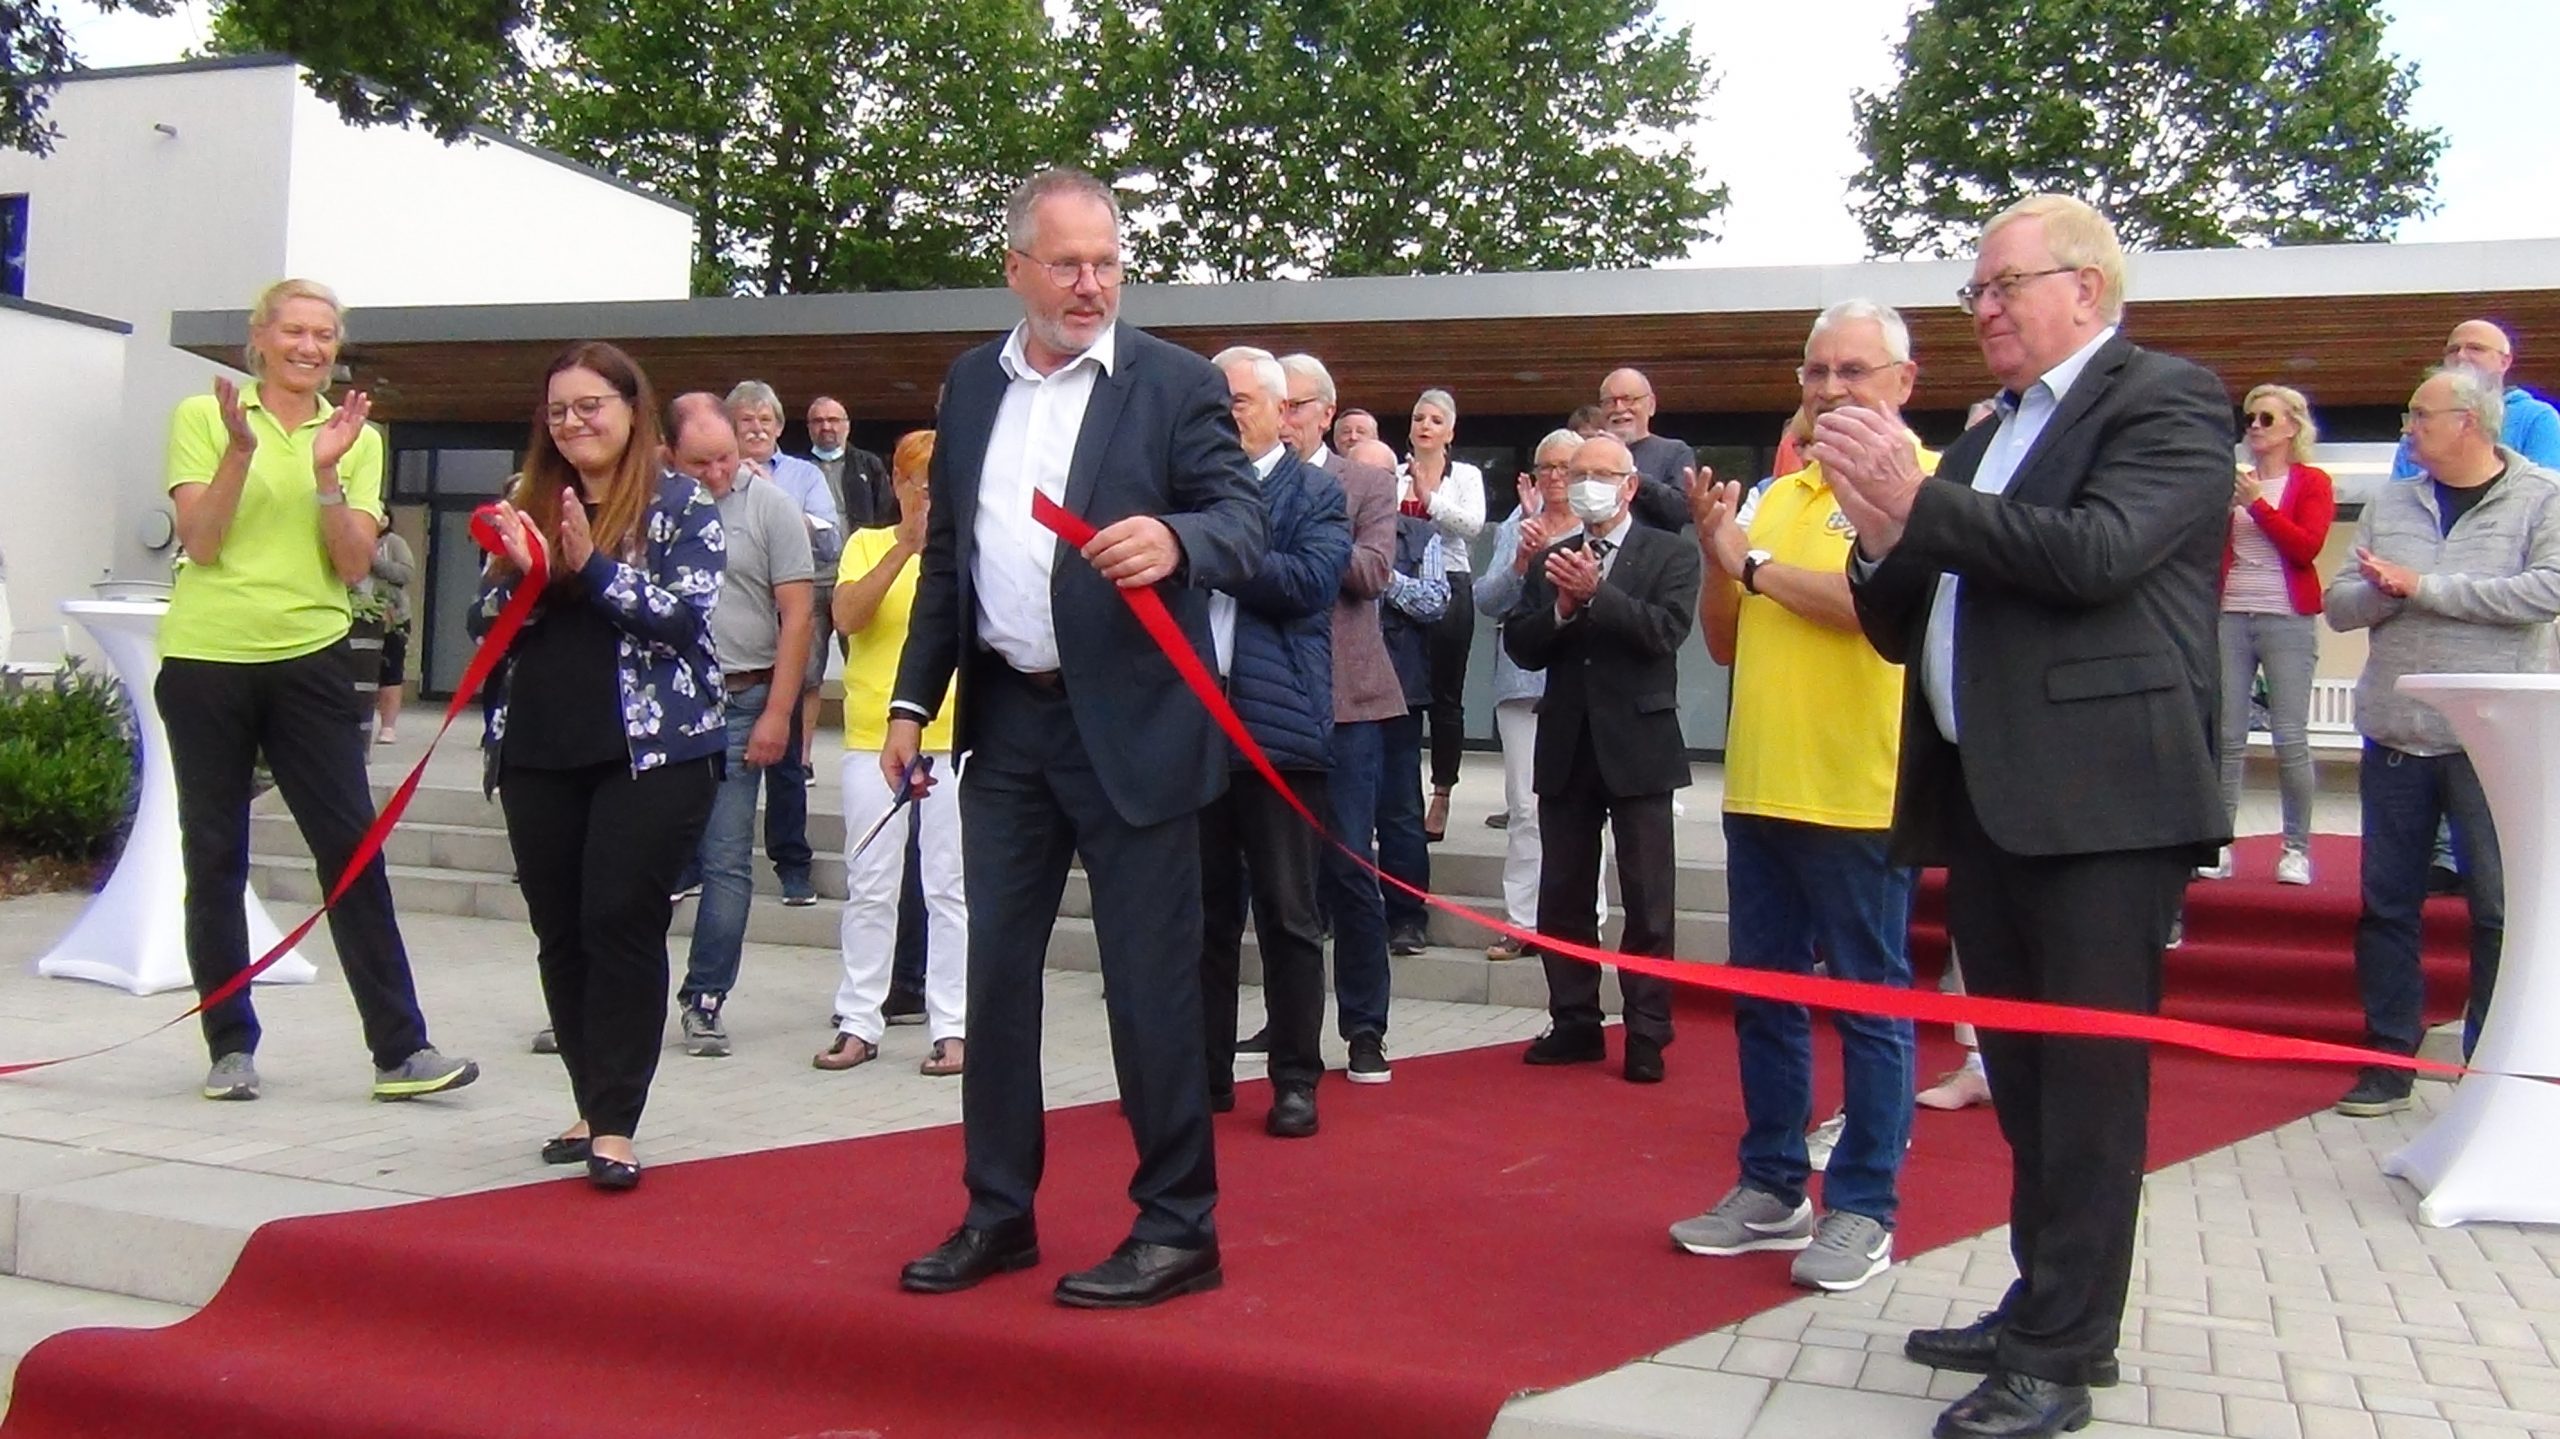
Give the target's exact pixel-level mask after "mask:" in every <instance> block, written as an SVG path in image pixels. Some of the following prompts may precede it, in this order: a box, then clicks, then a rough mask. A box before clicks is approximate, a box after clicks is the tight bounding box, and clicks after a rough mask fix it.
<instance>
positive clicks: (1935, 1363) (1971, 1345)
mask: <svg viewBox="0 0 2560 1439" xmlns="http://www.w3.org/2000/svg"><path fill="white" fill-rule="evenodd" d="M1902 1353H1903V1357H1905V1358H1907V1359H1909V1360H1910V1361H1911V1362H1912V1363H1914V1364H1926V1365H1928V1366H1929V1367H1930V1368H1932V1369H1952V1370H1954V1371H1956V1372H1957V1373H1959V1374H1988V1373H1990V1372H1991V1371H1992V1370H1993V1369H1994V1368H1995V1367H1997V1361H1998V1359H1999V1356H2000V1316H1999V1315H1997V1314H1985V1315H1983V1316H1982V1317H1981V1318H1979V1319H1976V1320H1975V1321H1973V1322H1972V1323H1971V1324H1966V1325H1961V1326H1959V1327H1957V1328H1953V1329H1914V1330H1912V1331H1911V1334H1910V1336H1909V1337H1908V1338H1906V1339H1904V1340H1903V1341H1902ZM2118 1377H2119V1371H2118V1369H2117V1368H2116V1357H2115V1356H2114V1355H2112V1354H2110V1355H2108V1356H2106V1357H2105V1358H2103V1359H2094V1360H2091V1361H2090V1363H2089V1387H2090V1388H2092V1389H2113V1388H2114V1387H2116V1380H2117V1378H2118Z"/></svg>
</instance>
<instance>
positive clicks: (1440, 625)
mask: <svg viewBox="0 0 2560 1439" xmlns="http://www.w3.org/2000/svg"><path fill="white" fill-rule="evenodd" d="M1442 543H1444V544H1445V543H1453V542H1452V541H1449V540H1447V539H1445V538H1444V539H1443V541H1442ZM1454 543H1459V544H1463V543H1465V542H1464V541H1463V540H1461V541H1455V542H1454ZM1448 580H1449V611H1448V613H1446V614H1444V615H1442V616H1441V617H1440V618H1439V619H1437V620H1434V621H1433V622H1432V624H1431V632H1430V639H1431V710H1430V714H1431V787H1432V788H1433V789H1448V788H1450V787H1452V786H1454V785H1455V784H1457V782H1458V757H1459V756H1460V755H1462V754H1465V753H1466V749H1467V703H1466V701H1467V655H1468V654H1469V652H1471V651H1472V650H1473V649H1474V648H1475V643H1476V602H1475V577H1474V576H1472V575H1469V574H1467V573H1465V572H1464V571H1460V570H1451V571H1449V572H1448Z"/></svg>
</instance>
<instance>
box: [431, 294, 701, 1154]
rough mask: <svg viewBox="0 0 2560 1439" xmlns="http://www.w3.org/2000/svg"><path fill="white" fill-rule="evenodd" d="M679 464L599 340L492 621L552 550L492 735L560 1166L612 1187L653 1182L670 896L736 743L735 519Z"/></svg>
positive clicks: (651, 407) (523, 493) (530, 487)
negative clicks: (558, 1106) (717, 621)
mask: <svg viewBox="0 0 2560 1439" xmlns="http://www.w3.org/2000/svg"><path fill="white" fill-rule="evenodd" d="M663 455H664V449H663V447H662V445H661V443H660V430H659V424H658V413H657V401H656V398H655V397H654V396H653V395H652V394H651V393H650V390H649V381H648V378H647V377H646V376H644V375H642V374H641V373H640V368H639V366H637V365H635V364H633V363H632V361H631V357H630V356H628V355H625V354H624V353H623V352H622V351H620V350H618V349H616V348H614V347H613V346H611V345H605V344H596V343H592V342H590V343H585V344H578V345H572V346H570V347H569V348H568V349H567V350H565V351H563V352H562V353H561V355H560V357H559V358H558V359H556V360H553V361H552V362H551V368H550V371H549V372H548V374H547V375H546V376H545V378H544V393H543V402H542V404H541V406H540V407H539V408H538V409H537V410H536V412H535V415H534V420H533V437H532V440H531V441H530V443H528V444H527V446H526V448H525V464H524V471H523V473H522V474H520V475H518V476H517V477H516V482H515V484H514V486H513V488H512V489H511V490H510V491H509V493H508V497H507V499H506V500H505V501H502V502H501V503H500V504H499V505H498V507H497V519H496V523H497V529H498V533H499V537H500V539H501V540H502V542H503V546H504V553H503V554H501V555H494V556H492V557H491V558H490V560H489V564H488V567H487V569H486V570H485V571H484V572H483V575H482V578H481V595H480V604H479V608H478V610H477V611H476V612H475V615H474V628H475V629H485V628H486V626H487V625H488V624H489V622H490V621H492V620H494V619H495V618H496V617H497V615H498V612H499V611H500V610H501V609H503V608H504V607H505V605H506V603H507V600H508V599H509V598H510V597H511V595H512V594H513V592H514V590H515V588H516V586H517V585H518V584H519V583H521V582H522V580H523V577H524V576H525V575H526V574H527V573H528V572H529V571H530V570H531V568H532V562H533V558H534V556H535V555H536V554H543V555H545V556H547V557H548V561H549V568H550V574H551V578H550V583H549V584H548V586H546V587H545V589H544V590H543V593H542V598H541V600H540V602H539V603H538V604H537V605H536V607H535V609H534V611H533V614H532V617H531V618H530V619H529V620H528V621H527V622H526V624H525V627H524V630H523V632H522V633H521V634H520V635H519V636H518V637H517V638H516V641H515V644H514V647H513V648H512V649H511V650H510V651H509V653H508V656H507V668H506V671H505V674H504V681H505V688H504V691H503V694H502V696H501V697H500V698H499V699H497V700H495V701H493V702H492V703H491V704H490V706H489V727H488V737H487V740H486V744H487V748H488V754H489V772H490V777H491V779H492V780H493V781H495V783H496V784H497V786H498V791H499V798H500V802H501V804H502V806H503V808H504V809H505V811H506V817H507V841H508V843H509V845H510V846H511V847H512V848H513V849H514V851H515V858H516V875H517V882H518V884H519V886H520V887H521V888H522V889H523V891H524V901H525V914H526V918H527V919H528V920H529V921H531V923H532V925H533V933H534V938H535V940H536V941H537V943H538V946H539V949H538V955H537V960H536V962H537V963H538V965H539V966H540V968H541V971H542V997H543V1001H544V1003H545V1004H546V1005H548V1006H549V1009H550V1012H551V1027H552V1030H553V1032H554V1034H555V1035H556V1036H557V1038H558V1041H559V1047H560V1062H561V1063H562V1065H564V1066H565V1067H566V1068H567V1069H568V1071H569V1088H570V1092H571V1094H572V1096H573V1097H574V1098H575V1100H576V1101H577V1106H578V1122H577V1123H575V1124H573V1125H571V1126H570V1127H569V1128H568V1130H567V1131H566V1132H564V1133H562V1134H561V1135H560V1136H559V1137H557V1138H555V1139H553V1140H551V1141H550V1142H548V1143H546V1144H544V1145H543V1146H542V1158H543V1159H544V1161H545V1162H547V1163H552V1164H575V1163H579V1162H581V1161H584V1162H585V1164H586V1166H587V1178H588V1180H589V1182H591V1183H593V1184H594V1185H595V1186H596V1187H597V1188H599V1189H629V1188H631V1187H632V1186H634V1185H636V1184H638V1183H639V1182H640V1166H639V1163H638V1161H637V1159H636V1158H635V1157H634V1155H633V1153H632V1148H631V1137H632V1134H633V1132H634V1131H636V1130H637V1129H638V1128H639V1123H640V1112H641V1110H642V1108H643V1107H644V1106H645V1105H646V1104H647V1102H648V1097H649V1081H650V1080H651V1078H652V1077H654V1076H655V1074H656V1073H657V1068H658V1049H659V1043H660V1038H661V1036H662V1034H663V1032H664V1031H665V1029H666V1023H667V948H666V939H667V920H668V918H669V916H670V915H671V914H672V913H673V911H674V902H673V901H672V900H671V899H669V898H668V895H669V894H670V892H671V891H672V888H673V886H674V883H675V878H676V872H677V870H678V869H679V868H681V867H682V865H683V863H684V860H685V857H686V856H688V855H690V854H692V853H693V851H694V846H695V844H696V843H697V842H698V841H699V840H700V838H701V835H702V825H703V821H704V819H705V817H707V816H708V815H709V814H710V811H711V797H712V791H713V789H714V787H715V786H716V785H717V784H718V781H719V775H718V767H719V764H720V759H719V756H720V755H721V754H722V753H723V752H724V750H725V749H726V747H727V735H726V732H725V731H724V729H723V728H722V723H721V714H720V693H721V691H720V671H719V664H718V661H717V660H716V659H714V657H713V654H712V648H711V607H712V604H713V602H714V601H715V600H717V599H718V598H719V595H720V580H721V575H722V572H723V570H724V569H725V568H726V560H725V557H724V554H723V549H722V540H721V534H720V517H719V511H718V509H717V508H716V507H715V506H714V504H713V503H712V499H711V496H710V495H708V494H706V493H705V492H704V491H703V489H702V487H701V486H700V485H698V484H696V483H694V481H692V480H691V479H689V478H687V477H685V476H683V475H680V474H675V473H673V472H671V471H669V470H667V469H666V468H665V466H664V463H663Z"/></svg>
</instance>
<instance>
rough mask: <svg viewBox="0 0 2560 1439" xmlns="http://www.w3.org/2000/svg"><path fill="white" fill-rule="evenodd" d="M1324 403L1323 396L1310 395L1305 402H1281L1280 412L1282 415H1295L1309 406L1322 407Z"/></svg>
mask: <svg viewBox="0 0 2560 1439" xmlns="http://www.w3.org/2000/svg"><path fill="white" fill-rule="evenodd" d="M1323 403H1324V397H1323V396H1321V395H1309V396H1307V397H1306V398H1305V399H1303V400H1282V401H1281V402H1280V412H1281V413H1282V414H1287V415H1294V414H1296V413H1298V412H1299V411H1300V410H1303V409H1305V408H1306V407H1307V406H1309V405H1321V404H1323Z"/></svg>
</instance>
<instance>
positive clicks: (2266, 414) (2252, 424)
mask: <svg viewBox="0 0 2560 1439" xmlns="http://www.w3.org/2000/svg"><path fill="white" fill-rule="evenodd" d="M2283 423H2284V416H2282V415H2279V414H2277V413H2276V412H2275V411H2273V410H2251V411H2250V412H2249V428H2250V429H2253V430H2272V429H2274V428H2275V427H2276V426H2278V425H2280V424H2283Z"/></svg>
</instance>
